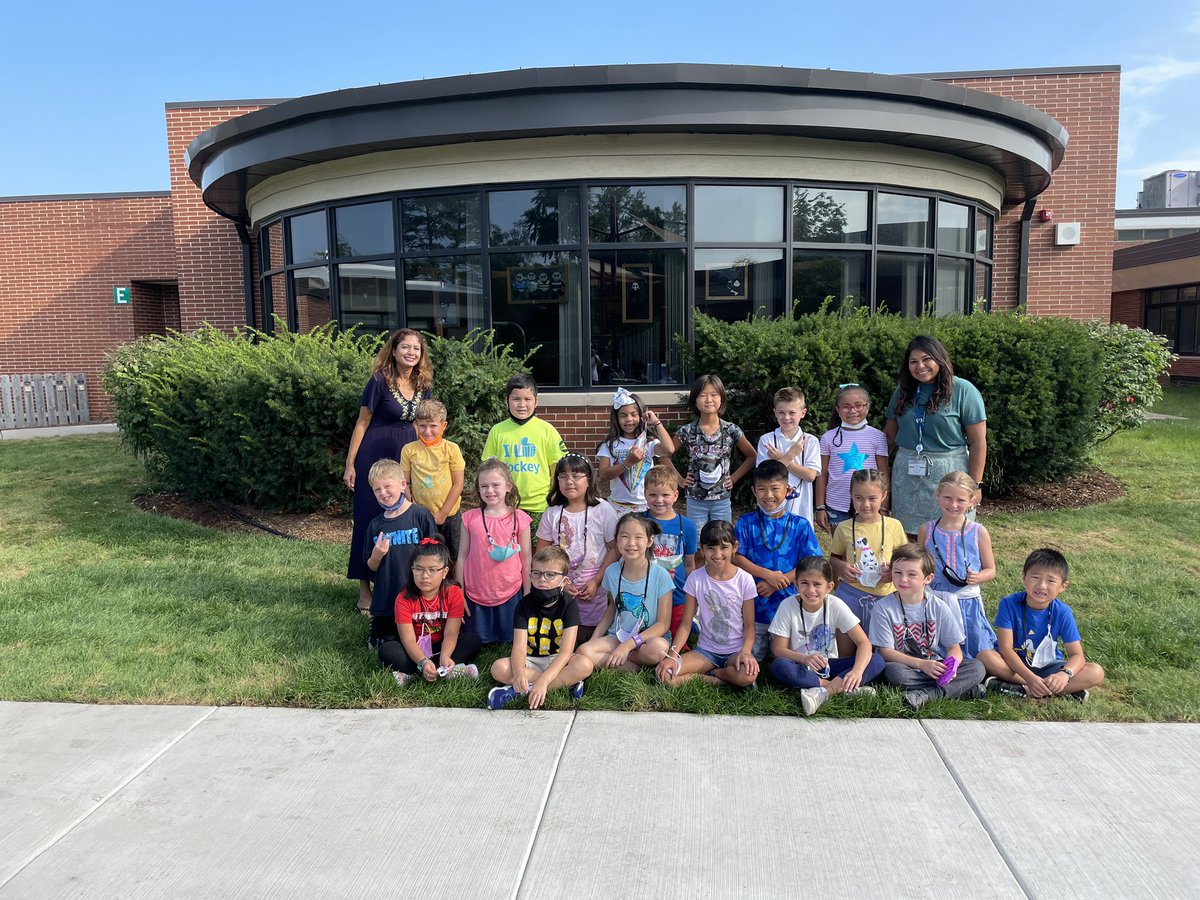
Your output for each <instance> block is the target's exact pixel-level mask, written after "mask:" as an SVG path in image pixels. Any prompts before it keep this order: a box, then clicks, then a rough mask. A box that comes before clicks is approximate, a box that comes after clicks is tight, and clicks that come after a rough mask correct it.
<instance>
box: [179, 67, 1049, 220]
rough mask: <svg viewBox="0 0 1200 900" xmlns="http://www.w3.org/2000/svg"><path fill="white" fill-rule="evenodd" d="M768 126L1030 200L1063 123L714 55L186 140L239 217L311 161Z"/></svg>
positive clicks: (303, 104) (994, 99) (887, 81)
mask: <svg viewBox="0 0 1200 900" xmlns="http://www.w3.org/2000/svg"><path fill="white" fill-rule="evenodd" d="M630 133H639V134H645V133H693V134H769V135H787V136H794V137H808V138H825V139H832V140H841V141H846V140H851V141H869V142H873V143H883V144H894V145H898V146H902V147H912V148H917V149H923V150H929V151H933V152H937V153H948V154H950V155H952V156H957V157H960V158H962V159H966V160H971V161H974V162H977V163H981V164H983V165H985V166H988V167H990V168H992V169H993V170H995V171H996V172H998V173H999V174H1000V175H1001V176H1002V177H1003V179H1004V184H1005V191H1004V200H1005V203H1020V202H1023V201H1025V200H1028V199H1030V198H1032V197H1035V196H1037V195H1038V194H1039V193H1041V192H1042V191H1044V190H1045V189H1046V187H1047V186H1048V185H1049V183H1050V175H1051V173H1052V172H1053V171H1054V169H1055V168H1056V167H1057V166H1058V164H1059V163H1060V162H1061V161H1062V157H1063V152H1064V150H1065V148H1066V144H1067V131H1066V129H1065V128H1064V127H1063V126H1062V125H1061V124H1060V123H1059V122H1057V121H1056V120H1055V119H1052V118H1051V117H1050V116H1047V115H1045V114H1044V113H1041V112H1038V111H1037V110H1035V109H1032V108H1031V107H1028V106H1025V105H1023V104H1021V103H1017V102H1016V101H1013V100H1008V99H1005V98H1003V97H998V96H996V95H994V94H985V93H982V92H980V91H972V90H968V89H967V88H962V87H958V86H956V85H950V84H944V83H941V82H938V81H930V80H928V79H925V78H913V77H909V76H903V75H875V74H869V73H863V72H838V71H832V70H828V69H785V68H767V67H763V66H724V65H687V64H664V65H628V66H586V67H578V68H553V69H519V70H516V71H509V72H493V73H487V74H483V75H463V76H457V77H453V78H436V79H430V80H427V81H406V82H400V83H398V84H384V85H377V86H374V87H365V88H352V89H349V90H343V91H333V92H331V93H326V94H314V95H312V96H309V97H301V98H299V99H296V100H287V101H284V102H282V103H279V104H277V105H275V106H271V107H268V108H266V109H261V110H258V111H256V112H252V113H247V114H245V115H242V116H238V117H237V118H234V119H230V120H229V121H227V122H224V123H222V124H220V125H217V126H215V127H214V128H210V129H209V130H208V131H205V132H204V133H202V134H200V135H199V136H198V137H196V139H195V140H193V141H192V143H191V144H190V145H189V146H188V149H187V156H186V165H187V168H188V173H189V174H190V175H191V178H192V180H193V181H194V182H195V183H196V184H197V185H198V186H199V187H200V189H201V191H202V192H203V195H204V202H205V203H206V204H207V205H208V206H209V207H210V208H211V209H213V210H214V211H216V212H217V213H219V214H221V215H223V216H227V217H228V218H231V219H234V220H237V221H241V222H245V221H246V220H247V209H246V193H247V191H249V190H250V189H251V188H252V187H254V186H255V185H256V184H258V183H259V182H261V181H263V180H264V179H267V178H270V177H271V176H273V175H279V174H281V173H283V172H288V171H291V170H294V169H299V168H302V167H304V166H307V165H311V164H313V163H320V162H327V161H330V160H336V159H343V158H346V157H352V156H359V155H362V154H367V153H375V152H378V151H383V150H402V149H408V148H413V147H431V146H439V145H446V144H458V143H465V142H472V141H495V140H508V139H514V138H534V137H548V136H558V135H579V134H630Z"/></svg>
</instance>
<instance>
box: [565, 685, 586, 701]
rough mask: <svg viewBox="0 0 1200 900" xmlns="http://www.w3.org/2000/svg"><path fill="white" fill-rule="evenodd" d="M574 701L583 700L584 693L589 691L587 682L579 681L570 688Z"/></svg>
mask: <svg viewBox="0 0 1200 900" xmlns="http://www.w3.org/2000/svg"><path fill="white" fill-rule="evenodd" d="M569 691H570V694H571V699H572V700H582V699H583V695H584V692H586V691H587V682H586V681H577V682H575V683H574V684H573V685H571V687H570V688H569Z"/></svg>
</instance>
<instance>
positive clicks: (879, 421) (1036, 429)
mask: <svg viewBox="0 0 1200 900" xmlns="http://www.w3.org/2000/svg"><path fill="white" fill-rule="evenodd" d="M1126 332H1127V333H1124V332H1123V333H1122V342H1121V346H1122V351H1121V354H1120V357H1121V360H1120V361H1119V362H1118V361H1114V360H1113V358H1112V354H1113V351H1112V347H1111V343H1110V342H1106V341H1104V340H1098V339H1097V338H1096V337H1095V336H1094V334H1093V332H1092V331H1091V330H1089V326H1087V325H1085V324H1083V323H1080V322H1075V321H1072V320H1068V319H1055V318H1044V317H1027V316H1023V315H1019V314H1016V313H975V314H971V315H965V316H950V317H945V318H933V317H926V318H919V319H905V318H901V317H899V316H895V315H888V314H876V315H873V316H872V315H870V314H868V313H867V312H866V311H865V310H856V311H853V312H850V313H842V312H835V311H830V310H828V309H826V310H823V311H821V312H817V313H813V314H810V315H803V316H798V317H796V318H791V317H780V318H775V319H769V318H763V319H755V320H752V321H747V322H738V323H734V324H728V323H725V322H721V321H718V320H716V319H712V318H709V317H708V316H705V315H703V314H698V315H697V316H696V319H695V336H696V339H695V349H694V350H691V349H689V348H688V347H686V346H682V347H681V349H682V351H683V354H684V357H685V359H686V360H687V362H688V364H689V366H690V367H691V370H692V371H694V372H696V373H698V374H699V373H704V372H714V373H716V374H718V375H720V376H721V378H722V380H723V381H724V382H725V385H726V387H727V388H728V389H729V393H730V397H729V410H728V413H727V418H728V419H729V420H731V421H733V422H736V423H737V424H738V425H740V426H741V427H742V428H743V429H745V430H746V432H747V434H749V435H755V436H756V435H759V434H762V433H764V432H765V431H767V430H768V429H770V428H773V427H774V425H775V423H774V417H773V415H772V402H771V401H772V395H773V394H774V392H775V390H776V389H778V388H780V387H783V386H784V385H789V384H790V385H795V386H797V387H799V388H801V389H802V390H803V391H804V392H805V394H806V397H807V399H808V408H809V415H808V420H807V422H806V423H805V430H807V431H810V432H811V431H815V432H816V433H817V434H821V433H823V432H824V431H825V428H826V423H827V422H828V420H829V415H830V413H831V412H832V410H833V398H834V395H835V394H836V392H837V387H838V385H839V384H841V383H845V382H850V381H854V382H858V383H859V384H862V385H863V386H864V387H865V388H866V389H867V391H868V392H869V394H870V397H871V413H870V422H871V424H872V425H875V426H876V427H879V428H882V427H883V424H884V413H885V410H886V408H887V402H888V399H889V398H890V396H891V393H892V390H893V389H894V388H895V385H896V374H897V372H898V370H899V367H900V364H901V361H902V358H903V355H904V350H905V347H906V346H907V345H908V342H909V341H910V340H911V339H912V338H913V337H914V336H916V335H918V334H932V335H934V336H936V337H937V338H938V339H939V340H941V341H942V343H943V344H945V345H946V348H947V349H948V350H949V352H950V357H951V359H952V360H953V361H954V371H955V373H956V374H958V375H960V376H962V377H963V378H966V379H967V380H968V381H970V382H972V383H973V384H974V385H975V386H976V387H978V388H979V390H980V392H981V393H982V394H983V398H984V401H985V403H986V404H987V413H988V425H989V427H988V464H987V471H986V475H985V479H986V481H987V485H988V488H989V490H990V491H992V492H1001V493H1002V492H1004V491H1005V490H1008V489H1011V488H1014V487H1016V486H1017V485H1020V484H1025V483H1031V482H1034V483H1036V482H1045V481H1050V480H1053V479H1055V478H1058V477H1060V476H1063V475H1067V474H1070V473H1072V472H1076V471H1078V470H1079V469H1080V468H1082V467H1083V466H1084V465H1085V464H1086V463H1087V461H1088V459H1089V453H1090V451H1091V449H1092V447H1093V446H1094V445H1095V443H1096V442H1097V441H1098V440H1100V439H1102V438H1103V437H1105V436H1107V433H1109V431H1110V429H1111V428H1112V426H1113V424H1114V423H1113V421H1112V416H1109V415H1106V414H1105V406H1104V404H1105V403H1106V402H1107V401H1106V398H1108V397H1109V396H1110V386H1111V385H1108V384H1106V379H1107V374H1106V373H1107V372H1108V371H1109V369H1110V367H1111V366H1114V365H1117V366H1121V367H1127V366H1130V365H1135V362H1134V360H1135V359H1136V366H1137V368H1138V374H1137V380H1138V383H1139V384H1143V385H1144V384H1145V383H1146V382H1154V381H1155V380H1156V379H1157V378H1158V376H1159V375H1161V374H1162V372H1163V371H1164V370H1165V368H1166V365H1167V364H1169V359H1164V357H1163V356H1162V355H1161V354H1159V353H1157V352H1155V351H1154V350H1153V349H1151V348H1152V347H1153V346H1157V345H1158V343H1159V339H1158V338H1156V337H1154V336H1153V335H1150V334H1149V333H1148V332H1144V331H1142V330H1141V329H1126ZM1139 332H1140V333H1139ZM1129 347H1136V348H1140V349H1139V350H1138V351H1136V352H1135V351H1133V350H1130V349H1128V348H1129ZM1159 393H1160V394H1161V392H1159ZM1137 399H1138V400H1139V401H1142V402H1145V403H1147V404H1148V403H1152V402H1153V401H1154V400H1156V399H1157V395H1155V394H1154V392H1153V391H1150V390H1146V391H1144V392H1142V393H1139V394H1138V397H1137ZM1127 405H1128V406H1131V407H1132V406H1135V405H1136V406H1137V408H1138V409H1139V410H1140V409H1142V408H1144V407H1142V406H1141V403H1137V404H1127ZM1139 418H1140V417H1139ZM1135 423H1136V419H1135V418H1132V417H1128V416H1126V417H1125V418H1124V419H1123V420H1122V421H1121V423H1120V425H1119V427H1132V425H1133V424H1135ZM751 442H753V439H752V441H751Z"/></svg>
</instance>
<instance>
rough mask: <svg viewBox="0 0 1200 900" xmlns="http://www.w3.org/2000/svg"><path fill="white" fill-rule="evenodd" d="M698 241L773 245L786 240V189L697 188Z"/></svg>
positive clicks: (711, 186) (721, 186) (709, 186)
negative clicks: (784, 232) (784, 199)
mask: <svg viewBox="0 0 1200 900" xmlns="http://www.w3.org/2000/svg"><path fill="white" fill-rule="evenodd" d="M696 240H698V241H704V242H706V243H726V242H728V243H738V244H743V243H747V244H748V243H755V244H758V243H769V242H772V241H782V240H783V188H782V187H743V186H736V187H735V186H725V185H697V186H696Z"/></svg>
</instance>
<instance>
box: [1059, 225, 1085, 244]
mask: <svg viewBox="0 0 1200 900" xmlns="http://www.w3.org/2000/svg"><path fill="white" fill-rule="evenodd" d="M1081 230H1082V229H1081V228H1080V227H1079V223H1078V222H1059V223H1058V224H1057V225H1055V226H1054V246H1056V247H1073V246H1075V245H1076V244H1078V243H1079V238H1080V232H1081Z"/></svg>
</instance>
